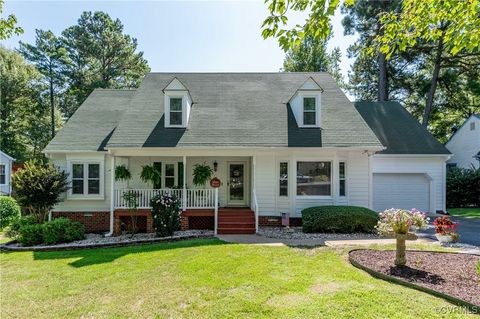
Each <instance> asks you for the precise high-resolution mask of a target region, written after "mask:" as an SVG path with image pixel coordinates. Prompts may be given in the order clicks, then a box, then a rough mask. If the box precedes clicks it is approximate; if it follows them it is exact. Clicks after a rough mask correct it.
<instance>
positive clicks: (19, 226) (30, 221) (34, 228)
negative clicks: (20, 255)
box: [7, 216, 85, 246]
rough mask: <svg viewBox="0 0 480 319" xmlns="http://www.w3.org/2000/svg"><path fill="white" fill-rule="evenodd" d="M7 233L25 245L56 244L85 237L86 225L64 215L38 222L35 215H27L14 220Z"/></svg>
mask: <svg viewBox="0 0 480 319" xmlns="http://www.w3.org/2000/svg"><path fill="white" fill-rule="evenodd" d="M7 235H8V236H9V237H13V238H16V239H17V240H18V241H19V242H20V243H21V244H22V245H23V246H35V245H40V244H45V245H54V244H60V243H68V242H71V241H75V240H80V239H83V238H85V227H84V226H83V225H82V224H81V223H79V222H77V221H73V220H71V219H68V218H63V217H60V218H56V219H54V220H52V221H49V222H46V223H43V224H37V223H36V221H35V219H34V218H33V217H31V216H26V217H22V218H18V219H17V220H16V221H14V222H13V223H12V225H11V226H10V230H9V232H8V233H7Z"/></svg>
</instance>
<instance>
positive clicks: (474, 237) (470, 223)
mask: <svg viewBox="0 0 480 319" xmlns="http://www.w3.org/2000/svg"><path fill="white" fill-rule="evenodd" d="M439 216H443V215H435V216H430V225H429V226H428V229H424V230H421V231H419V232H418V233H419V234H428V235H429V236H432V237H433V238H435V237H434V235H435V226H433V225H432V223H433V220H434V219H435V218H436V217H439ZM450 219H451V220H452V221H454V222H457V223H459V225H458V228H457V232H458V234H459V235H460V242H461V243H464V244H469V245H475V246H480V218H465V217H457V216H450Z"/></svg>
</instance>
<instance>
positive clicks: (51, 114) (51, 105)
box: [50, 64, 55, 138]
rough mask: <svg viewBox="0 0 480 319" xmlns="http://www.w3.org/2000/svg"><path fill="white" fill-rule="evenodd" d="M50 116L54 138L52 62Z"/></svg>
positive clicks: (51, 73)
mask: <svg viewBox="0 0 480 319" xmlns="http://www.w3.org/2000/svg"><path fill="white" fill-rule="evenodd" d="M50 116H51V125H52V138H54V137H55V104H54V96H53V72H52V66H51V64H50Z"/></svg>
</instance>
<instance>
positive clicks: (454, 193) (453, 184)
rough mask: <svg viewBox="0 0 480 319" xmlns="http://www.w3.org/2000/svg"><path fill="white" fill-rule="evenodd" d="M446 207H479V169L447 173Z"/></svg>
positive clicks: (450, 170) (456, 169)
mask: <svg viewBox="0 0 480 319" xmlns="http://www.w3.org/2000/svg"><path fill="white" fill-rule="evenodd" d="M447 207H448V208H457V207H480V168H478V169H473V168H471V169H463V168H452V169H449V170H448V171H447Z"/></svg>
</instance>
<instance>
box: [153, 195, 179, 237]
mask: <svg viewBox="0 0 480 319" xmlns="http://www.w3.org/2000/svg"><path fill="white" fill-rule="evenodd" d="M150 206H151V207H152V218H153V228H154V229H155V232H156V233H157V236H160V237H166V236H172V235H173V232H174V231H176V230H179V229H180V214H181V210H180V201H179V200H178V199H177V198H176V197H175V196H174V195H170V194H166V195H161V194H159V195H157V196H155V197H153V198H152V200H151V201H150Z"/></svg>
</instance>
